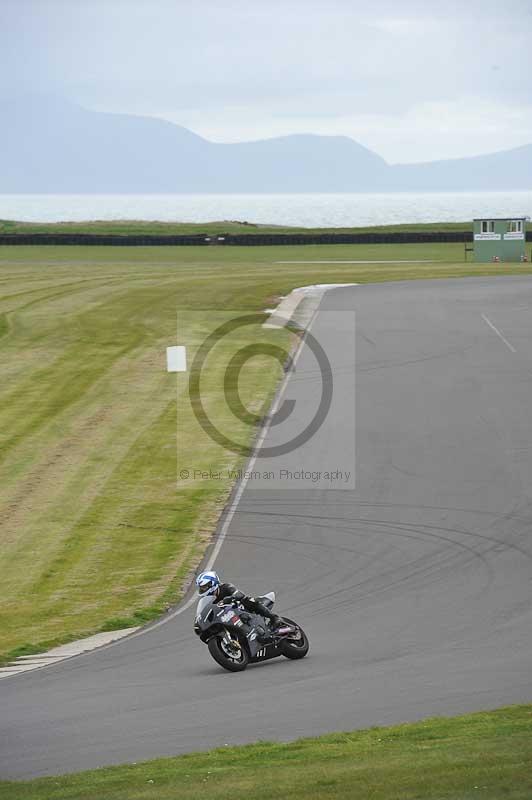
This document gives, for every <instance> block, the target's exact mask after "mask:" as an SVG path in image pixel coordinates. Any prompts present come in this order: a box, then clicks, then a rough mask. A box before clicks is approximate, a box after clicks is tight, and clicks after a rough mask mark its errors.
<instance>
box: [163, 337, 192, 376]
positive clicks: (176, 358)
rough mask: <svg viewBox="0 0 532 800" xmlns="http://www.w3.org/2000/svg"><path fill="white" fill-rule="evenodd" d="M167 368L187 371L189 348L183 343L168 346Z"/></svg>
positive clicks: (171, 370) (170, 370)
mask: <svg viewBox="0 0 532 800" xmlns="http://www.w3.org/2000/svg"><path fill="white" fill-rule="evenodd" d="M166 370H167V372H186V371H187V348H186V347H184V346H183V345H181V344H180V345H177V347H167V348H166Z"/></svg>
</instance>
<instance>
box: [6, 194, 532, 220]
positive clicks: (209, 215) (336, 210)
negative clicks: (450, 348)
mask: <svg viewBox="0 0 532 800" xmlns="http://www.w3.org/2000/svg"><path fill="white" fill-rule="evenodd" d="M531 215H532V191H519V192H423V193H420V192H394V193H389V194H379V193H372V194H355V193H352V194H345V193H344V194H0V220H2V219H3V220H6V219H9V220H20V221H25V222H60V221H63V220H70V221H75V222H79V221H84V220H161V221H167V222H214V221H219V220H225V221H239V222H249V223H254V224H262V225H294V226H300V227H335V228H337V227H356V226H366V225H398V224H401V223H413V222H464V221H465V222H467V221H470V220H472V219H473V218H474V217H514V216H515V217H520V216H531Z"/></svg>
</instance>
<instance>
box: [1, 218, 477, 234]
mask: <svg viewBox="0 0 532 800" xmlns="http://www.w3.org/2000/svg"><path fill="white" fill-rule="evenodd" d="M471 230H472V223H471V222H425V223H410V224H404V223H403V224H401V225H371V226H365V227H358V228H303V227H298V226H288V225H259V224H256V223H252V222H246V221H238V220H220V221H218V222H160V221H157V220H151V221H149V220H94V221H86V222H20V221H18V220H10V219H3V220H0V233H109V234H111V233H114V234H123V235H127V234H167V235H170V234H183V235H184V234H200V233H210V234H216V233H248V234H249V233H261V234H262V233H383V232H387V233H395V232H397V231H402V232H406V231H419V232H423V231H471Z"/></svg>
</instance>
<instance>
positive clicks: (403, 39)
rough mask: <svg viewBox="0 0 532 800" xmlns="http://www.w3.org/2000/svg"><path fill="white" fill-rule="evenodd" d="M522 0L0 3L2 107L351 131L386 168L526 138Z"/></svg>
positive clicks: (528, 36) (219, 136) (206, 125)
mask: <svg viewBox="0 0 532 800" xmlns="http://www.w3.org/2000/svg"><path fill="white" fill-rule="evenodd" d="M531 53H532V0H513V2H511V3H502V2H491V0H483V1H481V2H477V0H472V1H470V2H468V1H467V0H465V2H462V3H455V2H453V1H452V0H447V1H445V0H442V2H433V1H432V0H426V1H425V2H416V1H415V0H412V1H411V0H404V1H403V2H402V1H401V0H395V2H380V0H374V2H372V3H371V2H367V0H364V2H357V0H353V1H352V2H349V0H328V1H327V0H262V2H254V0H247V1H246V2H244V0H195V2H194V0H186V2H183V1H182V0H173V1H172V0H151V1H150V0H0V66H1V69H0V98H1V97H5V96H12V95H13V92H15V91H17V92H18V91H21V92H30V91H31V92H35V91H37V92H54V93H58V94H61V95H64V96H65V97H67V98H69V99H71V100H74V101H76V102H78V103H80V104H81V105H84V106H86V107H89V108H93V109H97V110H106V111H122V112H128V113H134V114H145V115H151V116H159V117H163V118H164V119H168V120H171V121H173V122H177V123H179V124H181V125H185V126H186V127H189V128H191V129H192V130H194V131H195V132H196V133H199V134H201V135H203V136H205V137H206V138H209V139H212V140H215V141H241V140H246V139H255V138H265V137H269V136H274V135H279V134H287V133H296V132H309V133H322V134H342V135H346V136H351V137H352V138H354V139H356V140H357V141H359V142H361V143H362V144H365V145H366V146H368V147H370V148H371V149H373V150H375V151H376V152H378V153H379V154H380V155H382V156H384V157H385V158H386V159H387V160H389V161H391V162H401V161H423V160H429V159H436V158H444V157H453V156H461V155H472V154H476V153H485V152H489V151H493V150H500V149H505V148H509V147H514V146H517V145H520V144H525V143H529V142H532V91H531V85H532V82H531V80H530V69H531V67H532V57H531Z"/></svg>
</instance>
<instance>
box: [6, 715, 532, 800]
mask: <svg viewBox="0 0 532 800" xmlns="http://www.w3.org/2000/svg"><path fill="white" fill-rule="evenodd" d="M203 797H209V798H212V799H213V800H217V799H218V800H227V799H228V798H235V797H239V798H253V800H278V799H279V798H283V800H284V799H285V798H286V800H332V798H334V799H335V800H338V799H339V798H345V799H346V800H370V799H371V800H529V799H530V797H532V706H530V705H527V706H514V707H510V708H505V709H500V710H498V711H493V712H486V713H480V714H470V715H467V716H463V717H455V718H450V719H446V718H437V719H430V720H425V721H423V722H418V723H414V724H409V725H400V726H395V727H392V728H372V729H370V730H366V731H357V732H354V733H335V734H331V735H328V736H321V737H320V738H318V739H302V740H300V741H297V742H294V743H291V744H269V743H258V744H253V745H248V746H246V747H224V748H221V749H219V750H214V751H212V752H208V753H195V754H191V755H185V756H178V757H176V758H164V759H158V760H157V761H147V762H145V763H142V764H136V765H127V766H121V767H111V768H106V769H100V770H95V771H91V772H83V773H79V774H77V775H70V776H68V775H67V776H63V777H58V778H41V779H38V780H34V781H28V782H23V783H22V782H20V783H15V782H11V783H8V782H0V800H104V798H105V800H145V799H147V798H157V800H171V799H175V800H197V798H203Z"/></svg>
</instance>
